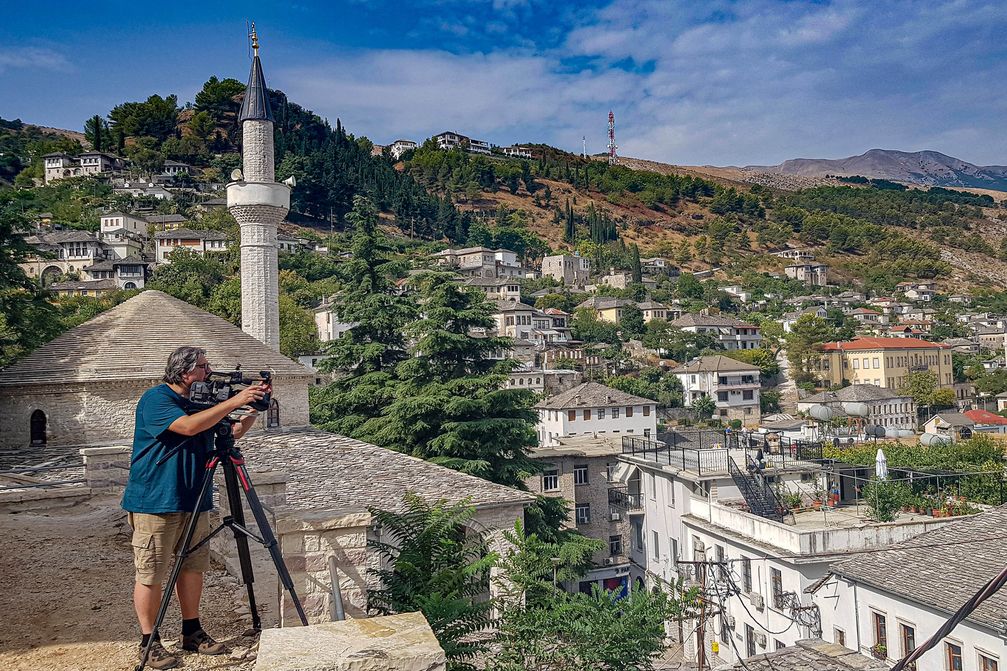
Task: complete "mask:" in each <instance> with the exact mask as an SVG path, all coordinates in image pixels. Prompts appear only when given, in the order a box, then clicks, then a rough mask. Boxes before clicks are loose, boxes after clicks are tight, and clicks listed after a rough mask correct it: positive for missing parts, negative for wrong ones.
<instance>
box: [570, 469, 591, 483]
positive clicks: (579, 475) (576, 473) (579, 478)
mask: <svg viewBox="0 0 1007 671" xmlns="http://www.w3.org/2000/svg"><path fill="white" fill-rule="evenodd" d="M587 478H588V475H587V465H585V464H581V465H577V466H574V467H573V484H575V485H586V484H587Z"/></svg>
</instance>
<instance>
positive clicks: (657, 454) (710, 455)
mask: <svg viewBox="0 0 1007 671" xmlns="http://www.w3.org/2000/svg"><path fill="white" fill-rule="evenodd" d="M688 444H691V442H690V443H688ZM622 453H623V454H628V455H630V456H634V457H640V458H642V459H645V460H647V461H653V462H655V463H658V464H664V465H666V466H674V467H676V468H680V469H682V470H683V471H694V472H696V473H698V474H699V475H709V474H712V473H726V472H727V460H728V452H727V449H726V448H723V447H721V448H704V449H696V448H691V447H685V446H684V444H683V445H682V446H672V445H668V444H665V443H663V442H658V441H654V440H648V439H646V438H636V437H633V436H623V438H622Z"/></svg>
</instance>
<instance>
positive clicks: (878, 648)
mask: <svg viewBox="0 0 1007 671" xmlns="http://www.w3.org/2000/svg"><path fill="white" fill-rule="evenodd" d="M871 654H872V655H874V658H875V659H888V646H886V645H885V644H884V643H875V644H874V645H872V646H871Z"/></svg>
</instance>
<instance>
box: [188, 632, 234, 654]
mask: <svg viewBox="0 0 1007 671" xmlns="http://www.w3.org/2000/svg"><path fill="white" fill-rule="evenodd" d="M182 650H187V651H189V652H198V653H199V654H201V655H222V654H224V653H225V652H227V648H226V647H225V646H224V644H223V643H217V642H216V641H215V640H213V637H212V636H210V635H209V634H207V633H206V632H205V631H203V630H202V629H200V630H199V631H197V632H196V633H195V634H190V635H189V636H183V637H182Z"/></svg>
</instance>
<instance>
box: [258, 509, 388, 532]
mask: <svg viewBox="0 0 1007 671" xmlns="http://www.w3.org/2000/svg"><path fill="white" fill-rule="evenodd" d="M370 524H371V514H370V513H369V512H367V511H366V510H361V509H359V508H343V509H338V510H310V511H308V510H297V511H287V512H283V513H280V514H278V515H277V516H276V533H277V535H279V534H288V533H294V532H297V531H326V530H329V529H345V528H351V527H368V526H370Z"/></svg>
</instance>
